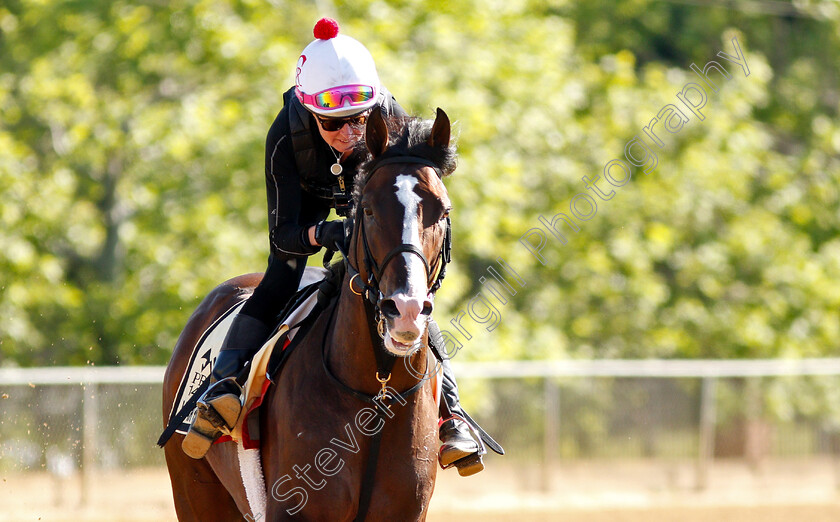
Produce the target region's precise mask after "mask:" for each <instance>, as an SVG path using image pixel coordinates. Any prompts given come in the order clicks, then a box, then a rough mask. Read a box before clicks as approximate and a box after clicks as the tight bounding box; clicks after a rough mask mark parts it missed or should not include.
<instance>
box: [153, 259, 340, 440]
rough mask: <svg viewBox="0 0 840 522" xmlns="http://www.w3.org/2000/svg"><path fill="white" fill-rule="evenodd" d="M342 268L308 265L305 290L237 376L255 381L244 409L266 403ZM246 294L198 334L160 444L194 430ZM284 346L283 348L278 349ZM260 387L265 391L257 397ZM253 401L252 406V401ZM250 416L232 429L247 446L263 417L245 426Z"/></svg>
mask: <svg viewBox="0 0 840 522" xmlns="http://www.w3.org/2000/svg"><path fill="white" fill-rule="evenodd" d="M342 277H343V270H341V268H336V269H332V270H326V269H322V268H316V267H307V269H306V271H305V272H304V276H303V278H302V280H301V284H300V289H299V290H298V292H297V293H296V294H295V295H294V296H293V297H292V299H290V301H289V303H288V304H287V305H286V307H285V308H284V309H283V311H282V312H281V313H280V315H278V319H277V325H276V327H275V328H274V330H273V332H272V334H271V335H270V336H269V339H268V340H267V341H266V342H265V343H264V344H263V347H262V348H261V349H260V350H259V351H258V352H257V354H256V355H255V356H254V358H252V360H251V361H250V362H249V363H248V364H246V366H245V367H244V368H243V370H242V372H241V373H240V374H239V376H237V381H239V382H240V384H246V382H247V383H249V384H250V383H254V384H251V385H250V386H247V388H248V390H247V394H246V402H245V408H244V411H245V412H250V411H252V410H254V409H256V408H257V407H258V406H259V402H261V400H262V399H261V397H262V395H264V393H265V389H267V387H268V385H269V384H270V380H273V379H274V378H276V375H277V374H279V372H280V370H281V369H282V366H283V364H284V363H285V361H286V359H287V358H288V356H289V354H290V353H291V352H292V350H293V349H294V347H295V346H296V344H297V343H295V342H294V341H295V340H300V339H302V338H303V335H302V334H305V333H306V331H307V330H308V329H309V326H311V324H312V323H314V322H315V319H317V317H318V315H319V314H320V312H321V311H322V310H323V309H324V308H325V307H326V306H327V304H329V302H330V301H331V300H332V298H333V297H334V296H335V295H337V293H338V287H339V285H340V281H341V278H342ZM246 300H247V296H246V297H245V299H243V300H242V301H239V302H238V303H236V304H234V305H233V306H231V307H230V308H229V309H228V310H226V311H225V312H224V313H223V314H222V315H221V316H220V317H219V318H218V319H217V320H216V321H215V322H214V323H213V324H211V325H210V326H209V327H208V328H207V330H205V331H204V333H203V334H202V335H201V337H200V338H199V340H198V342H197V343H196V346H195V347H194V348H193V351H192V354H191V356H190V359H189V362H188V363H187V371H186V372H184V375H183V377H182V378H181V383H180V384H179V386H178V392H177V394H176V395H175V400H174V401H173V404H172V409H171V411H170V414H169V422H168V424H167V427H166V429H165V430H164V431H163V433H162V434H161V436H160V438H159V439H158V442H157V444H158V445H159V446H161V447H162V446H163V445H165V444H166V442H167V441H168V440H169V438H170V437H171V436H172V435H173V434H175V433H180V434H186V433H187V431H189V427H190V423H191V422H192V420H193V417H194V416H195V414H196V412H195V404H196V401H197V400H198V398H199V397H201V395H202V394H203V393H204V392H205V391H206V389H207V388H208V387H209V383H210V381H209V377H210V373H211V370H212V362H213V361H215V359H216V357H217V356H218V354H219V351H220V350H221V346H222V343H223V341H224V339H225V336H226V335H227V332H228V330H229V329H230V326H231V323H232V322H233V318H234V317H235V316H236V314H237V313H238V312H239V310H240V309H241V308H242V306H243V305H244V304H245V301H246ZM275 346H279V347H280V349H279V350H274V348H275ZM255 390H260V393H259V394H257V396H258V397H259V401H257V396H255V395H254V393H255ZM249 400H250V401H251V404H249V402H248V401H249ZM246 417H248V416H247V415H242V418H241V419H240V425H239V426H237V428H238V429H234V430H233V431H232V433H231V434H232V435H234V437H237V436H238V438H237V440H241V441H243V443H244V444H246V447H256V444H258V442H257V441H258V439H257V438H251V437H256V436H257V429H256V426H258V420H259V419H258V417H256V416H254V417H253V418H252V420H251V421H250V422H249V423H248V424H249V425H250V427H251V429H248V428H249V426H248V425H246V426H242V423H243V421H244V419H245V418H246ZM228 440H231V436H228V435H226V436H224V437H222V438H221V439H219V441H218V442H225V441H228Z"/></svg>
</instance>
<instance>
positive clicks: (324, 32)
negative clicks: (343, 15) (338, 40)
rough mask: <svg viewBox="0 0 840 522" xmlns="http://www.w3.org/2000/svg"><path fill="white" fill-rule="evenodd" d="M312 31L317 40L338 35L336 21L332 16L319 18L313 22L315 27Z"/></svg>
mask: <svg viewBox="0 0 840 522" xmlns="http://www.w3.org/2000/svg"><path fill="white" fill-rule="evenodd" d="M312 32H313V33H314V34H315V38H317V39H319V40H329V39H330V38H335V37H336V36H338V22H336V21H335V20H333V19H332V18H321V19H320V20H318V22H316V23H315V29H314V30H313V31H312Z"/></svg>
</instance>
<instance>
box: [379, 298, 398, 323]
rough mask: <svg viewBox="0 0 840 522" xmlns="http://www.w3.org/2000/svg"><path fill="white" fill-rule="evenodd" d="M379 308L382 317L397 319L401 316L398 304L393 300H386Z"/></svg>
mask: <svg viewBox="0 0 840 522" xmlns="http://www.w3.org/2000/svg"><path fill="white" fill-rule="evenodd" d="M379 308H380V309H381V310H382V315H384V316H385V317H387V318H388V319H396V318H397V317H399V316H400V310H399V308H397V303H395V302H394V300H393V299H385V300H383V301H382V302H381V303H379Z"/></svg>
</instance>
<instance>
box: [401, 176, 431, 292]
mask: <svg viewBox="0 0 840 522" xmlns="http://www.w3.org/2000/svg"><path fill="white" fill-rule="evenodd" d="M417 183H418V180H417V178H416V177H414V176H410V175H408V174H400V175H399V176H397V182H396V183H394V186H395V187H396V188H397V199H398V200H399V202H400V203H402V205H403V207H405V214H404V216H403V227H402V242H403V243H405V244H408V245H414V246H415V247H417V248H418V249H419V250H420V251H421V252H422V251H423V246H422V245H421V243H420V229H419V228H418V226H417V210H418V207H419V205H420V201H421V199H420V196H419V195H418V194H417V193H416V192H414V187H416V186H417ZM403 259H405V265H406V268H407V270H408V288H407V289H406V291H407V293H408V294H409V295H412V294H414V293H415V292H416V293H417V296H418V297H421V298H425V297H426V295H425V294H426V273H425V267H424V266H423V262H422V261H421V260H420V258H419V257H417V256H416V255H415V254H409V253H405V252H403Z"/></svg>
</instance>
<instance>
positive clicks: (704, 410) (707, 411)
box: [695, 377, 717, 490]
mask: <svg viewBox="0 0 840 522" xmlns="http://www.w3.org/2000/svg"><path fill="white" fill-rule="evenodd" d="M716 391H717V378H716V377H703V381H702V388H701V391H700V437H699V447H698V450H697V477H696V484H695V487H696V489H697V490H704V489H706V488H707V487H708V485H709V464H710V463H711V461H712V459H713V458H714V454H715V423H716V417H717V405H716V401H715V399H716V395H717V394H716Z"/></svg>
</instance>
